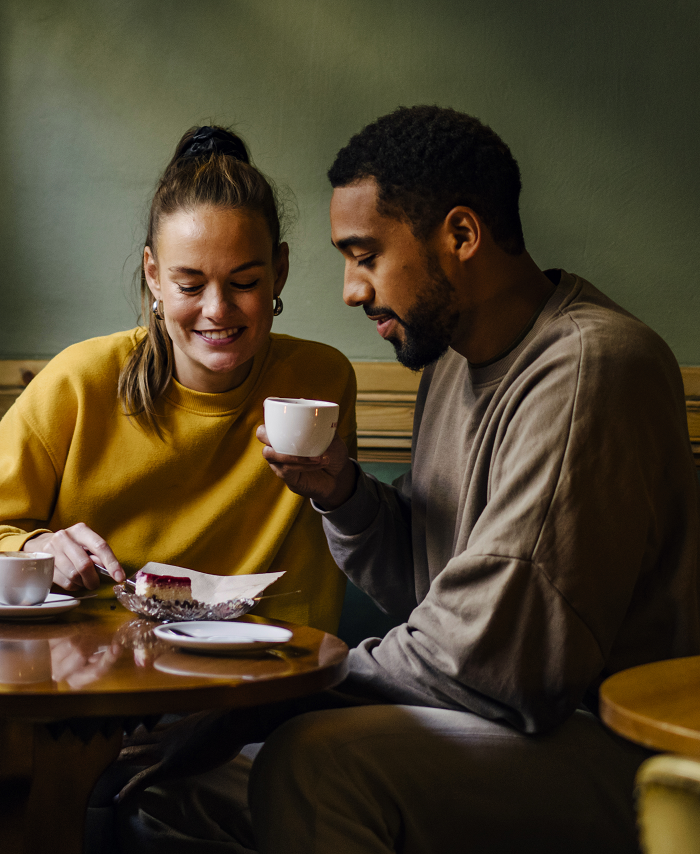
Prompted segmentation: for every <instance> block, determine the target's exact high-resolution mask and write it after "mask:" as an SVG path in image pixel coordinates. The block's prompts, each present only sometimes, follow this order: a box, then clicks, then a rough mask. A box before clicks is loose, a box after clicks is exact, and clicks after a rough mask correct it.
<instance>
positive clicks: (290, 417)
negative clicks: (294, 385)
mask: <svg viewBox="0 0 700 854" xmlns="http://www.w3.org/2000/svg"><path fill="white" fill-rule="evenodd" d="M264 408H265V429H266V430H267V438H268V439H269V440H270V444H271V445H272V447H273V448H274V449H275V450H276V451H277V453H278V454H291V455H292V456H295V457H318V456H320V455H321V454H322V453H323V452H324V451H325V450H326V448H328V446H329V445H330V443H331V442H332V441H333V436H335V430H336V427H337V426H338V414H339V412H340V407H339V406H338V404H337V403H332V402H331V401H329V400H306V399H305V398H303V397H268V398H267V399H266V400H265V403H264Z"/></svg>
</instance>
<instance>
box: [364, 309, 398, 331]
mask: <svg viewBox="0 0 700 854" xmlns="http://www.w3.org/2000/svg"><path fill="white" fill-rule="evenodd" d="M362 308H363V309H364V310H365V314H366V315H367V317H390V318H392V319H393V320H396V321H398V322H399V323H400V324H401V326H404V327H405V326H406V323H405V322H404V321H403V320H401V318H400V317H399V316H398V314H396V312H395V311H392V310H391V309H390V308H384V307H383V306H381V305H363V306H362Z"/></svg>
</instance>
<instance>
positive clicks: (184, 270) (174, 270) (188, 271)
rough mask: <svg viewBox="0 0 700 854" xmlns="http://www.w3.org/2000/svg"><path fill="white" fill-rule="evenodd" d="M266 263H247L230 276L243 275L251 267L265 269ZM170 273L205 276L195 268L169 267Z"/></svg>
mask: <svg viewBox="0 0 700 854" xmlns="http://www.w3.org/2000/svg"><path fill="white" fill-rule="evenodd" d="M264 266H265V262H264V261H259V260H255V261H246V263H245V264H241V265H239V266H238V267H234V268H233V269H232V270H230V271H229V275H233V274H234V273H242V272H243V271H244V270H249V269H250V268H251V267H264ZM168 272H169V273H176V274H178V273H179V274H180V275H181V276H203V275H204V273H203V272H202V271H201V270H196V269H195V268H194V267H178V266H176V267H168Z"/></svg>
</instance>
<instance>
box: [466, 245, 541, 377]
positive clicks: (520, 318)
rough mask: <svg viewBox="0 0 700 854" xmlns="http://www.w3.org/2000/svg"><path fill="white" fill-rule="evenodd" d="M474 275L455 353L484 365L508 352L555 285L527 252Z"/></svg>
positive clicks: (499, 260) (507, 257) (504, 259)
mask: <svg viewBox="0 0 700 854" xmlns="http://www.w3.org/2000/svg"><path fill="white" fill-rule="evenodd" d="M474 272H475V273H476V276H475V278H474V279H473V281H472V285H473V286H472V288H470V290H471V295H470V297H471V298H470V299H469V300H468V305H467V306H466V307H465V309H464V310H463V311H462V313H461V318H460V322H459V325H458V327H457V332H456V335H455V337H454V340H453V343H452V349H453V350H456V351H457V352H458V353H459V354H460V355H462V356H464V357H465V358H467V359H468V360H469V361H470V362H472V363H473V364H481V363H483V362H489V361H492V360H493V359H494V358H496V357H497V356H498V355H499V354H501V353H505V352H507V351H508V349H509V348H510V346H511V345H512V344H513V343H514V342H516V341H517V340H518V338H519V337H520V335H521V334H522V332H523V330H524V329H525V328H526V327H527V326H528V324H530V323H531V321H532V320H533V315H535V314H536V313H537V312H538V311H540V310H541V309H542V307H543V305H544V303H545V302H546V300H547V298H548V297H549V296H551V294H552V293H553V292H554V288H555V285H553V284H552V282H551V281H550V280H549V279H548V278H547V276H545V274H544V273H543V272H542V271H541V270H540V269H539V267H538V266H537V265H536V264H535V262H534V261H533V260H532V258H531V257H530V256H529V255H528V254H527V253H526V252H524V253H523V254H522V255H517V256H504V257H500V258H499V259H498V264H497V265H490V266H488V267H487V266H484V267H483V268H482V269H481V270H478V269H477V270H476V271H474ZM480 282H481V283H483V284H482V286H481V287H479V283H480Z"/></svg>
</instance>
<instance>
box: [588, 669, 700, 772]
mask: <svg viewBox="0 0 700 854" xmlns="http://www.w3.org/2000/svg"><path fill="white" fill-rule="evenodd" d="M600 713H601V717H602V719H603V721H605V723H606V724H607V725H608V726H609V727H610V728H611V729H613V730H615V732H617V733H619V734H620V735H622V736H624V737H625V738H628V739H629V740H630V741H635V742H637V743H638V744H643V745H644V746H645V747H650V748H652V749H654V750H667V751H671V752H673V753H684V754H686V755H689V756H700V656H692V657H690V658H674V659H671V660H670V661H655V662H653V663H652V664H643V665H641V666H639V667H633V668H631V669H630V670H623V671H621V672H620V673H616V674H615V675H614V676H610V677H609V678H608V679H606V680H605V682H603V684H602V686H601V688H600Z"/></svg>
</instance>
